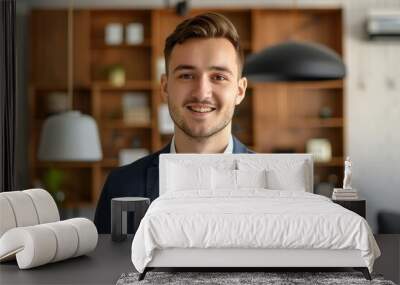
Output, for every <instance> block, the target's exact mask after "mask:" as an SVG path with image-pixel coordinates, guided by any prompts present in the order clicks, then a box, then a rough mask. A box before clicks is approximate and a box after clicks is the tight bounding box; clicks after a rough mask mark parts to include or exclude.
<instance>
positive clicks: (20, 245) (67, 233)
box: [0, 218, 98, 269]
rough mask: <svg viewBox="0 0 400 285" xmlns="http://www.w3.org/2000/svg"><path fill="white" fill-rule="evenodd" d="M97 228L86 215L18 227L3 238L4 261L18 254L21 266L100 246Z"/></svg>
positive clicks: (0, 245) (1, 255)
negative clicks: (84, 216)
mask: <svg viewBox="0 0 400 285" xmlns="http://www.w3.org/2000/svg"><path fill="white" fill-rule="evenodd" d="M97 240H98V235H97V229H96V227H95V225H94V224H93V222H91V221H90V220H88V219H85V218H75V219H70V220H65V221H61V222H54V223H49V224H42V225H35V226H29V227H18V228H13V229H11V230H8V231H7V232H6V233H5V234H4V235H3V236H2V237H1V238H0V261H5V260H10V259H13V258H15V257H16V258H17V263H18V266H19V268H20V269H27V268H32V267H36V266H40V265H43V264H46V263H50V262H56V261H60V260H64V259H67V258H71V257H76V256H79V255H82V254H86V253H88V252H90V251H92V250H93V249H95V248H96V245H97Z"/></svg>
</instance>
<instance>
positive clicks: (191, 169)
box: [166, 163, 212, 191]
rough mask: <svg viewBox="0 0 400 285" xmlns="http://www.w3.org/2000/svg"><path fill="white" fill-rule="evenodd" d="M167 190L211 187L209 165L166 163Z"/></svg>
mask: <svg viewBox="0 0 400 285" xmlns="http://www.w3.org/2000/svg"><path fill="white" fill-rule="evenodd" d="M166 186H167V191H185V190H193V189H211V186H212V185H211V167H207V166H185V165H180V164H176V163H169V164H168V178H167V185H166Z"/></svg>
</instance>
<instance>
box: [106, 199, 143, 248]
mask: <svg viewBox="0 0 400 285" xmlns="http://www.w3.org/2000/svg"><path fill="white" fill-rule="evenodd" d="M149 205H150V199H149V198H143V197H120V198H113V199H112V200H111V239H112V240H113V241H124V240H125V239H126V236H127V212H133V215H134V225H133V231H134V233H136V230H137V229H138V227H139V224H140V221H141V220H142V218H143V217H144V215H145V213H146V211H147V209H148V207H149Z"/></svg>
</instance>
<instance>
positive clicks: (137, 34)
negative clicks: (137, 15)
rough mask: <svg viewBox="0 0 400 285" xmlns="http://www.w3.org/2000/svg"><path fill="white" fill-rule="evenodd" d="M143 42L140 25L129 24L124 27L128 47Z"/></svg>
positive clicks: (141, 26) (142, 30)
mask: <svg viewBox="0 0 400 285" xmlns="http://www.w3.org/2000/svg"><path fill="white" fill-rule="evenodd" d="M143 40H144V29H143V24H142V23H129V24H128V25H127V26H126V35H125V41H126V44H128V45H139V44H141V43H143Z"/></svg>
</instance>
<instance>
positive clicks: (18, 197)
mask: <svg viewBox="0 0 400 285" xmlns="http://www.w3.org/2000/svg"><path fill="white" fill-rule="evenodd" d="M1 195H2V196H3V197H5V198H6V199H7V200H8V201H9V202H10V205H11V208H12V209H13V212H14V215H15V220H16V223H17V227H26V226H33V225H37V224H38V223H39V219H38V214H37V212H36V208H35V206H34V204H33V201H32V199H31V198H30V196H29V195H28V194H26V193H24V192H22V191H10V192H2V193H1Z"/></svg>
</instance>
